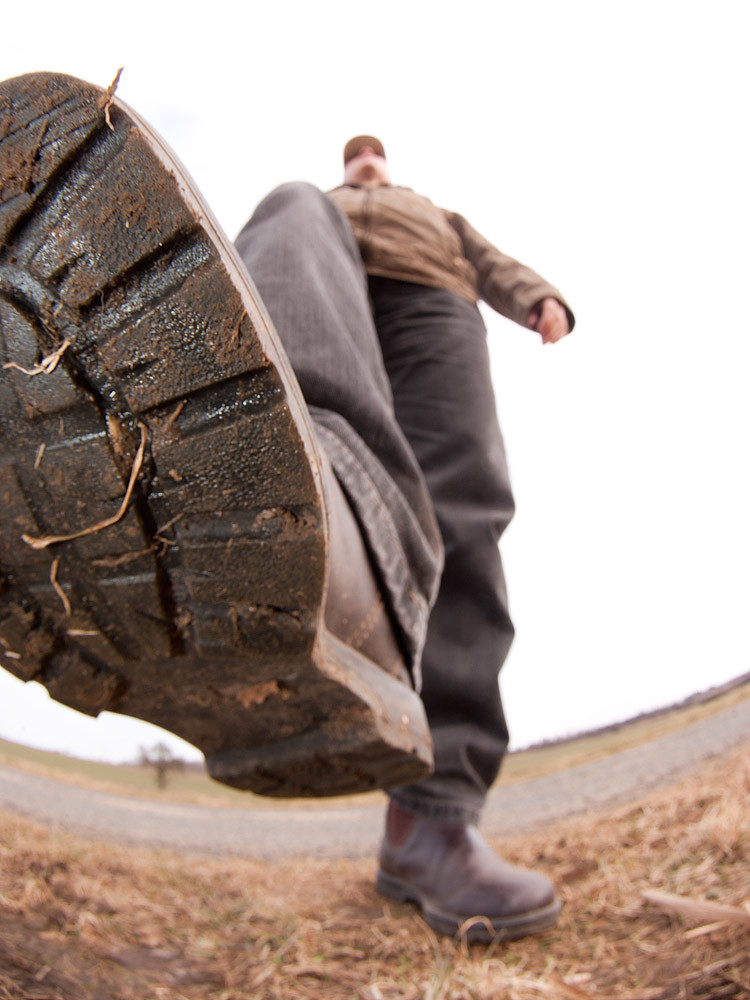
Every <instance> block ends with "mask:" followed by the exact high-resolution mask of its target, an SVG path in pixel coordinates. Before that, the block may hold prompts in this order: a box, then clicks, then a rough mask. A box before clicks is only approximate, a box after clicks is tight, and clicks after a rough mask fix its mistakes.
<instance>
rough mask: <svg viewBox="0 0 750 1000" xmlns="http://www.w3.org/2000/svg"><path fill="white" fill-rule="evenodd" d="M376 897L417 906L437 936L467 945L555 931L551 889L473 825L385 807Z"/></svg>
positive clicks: (557, 908) (555, 901)
mask: <svg viewBox="0 0 750 1000" xmlns="http://www.w3.org/2000/svg"><path fill="white" fill-rule="evenodd" d="M376 887H377V890H378V892H380V893H382V894H383V895H384V896H389V897H390V898H391V899H396V900H398V901H399V902H410V903H416V904H417V906H419V907H420V908H421V910H422V916H423V917H424V919H425V921H426V922H427V923H428V924H429V925H430V927H432V928H433V930H436V931H439V932H440V933H442V934H457V933H459V932H460V933H461V935H462V936H465V937H466V939H467V940H468V941H492V940H511V939H513V938H519V937H524V936H525V935H527V934H536V933H539V932H540V931H543V930H546V929H547V928H548V927H551V926H552V924H554V922H555V920H556V919H557V916H558V914H559V912H560V909H561V903H560V901H559V900H558V899H556V898H555V890H554V888H553V886H552V883H551V882H550V881H549V880H548V879H547V878H545V877H544V876H543V875H539V874H538V873H536V872H530V871H524V870H523V869H521V868H515V867H513V865H510V864H508V863H507V862H506V861H503V860H502V859H501V858H499V857H498V856H497V854H495V852H494V851H493V850H492V849H491V848H490V847H489V846H488V845H487V844H486V843H485V841H484V840H483V839H482V836H481V834H480V833H479V831H478V830H477V828H476V827H475V826H471V825H467V824H463V823H444V822H441V821H438V820H432V819H427V818H425V817H421V816H415V815H413V814H412V813H410V812H407V811H406V810H405V809H402V808H401V807H400V806H398V805H396V803H395V802H391V803H390V805H389V808H388V814H387V818H386V829H385V837H384V838H383V843H382V845H381V849H380V868H379V871H378V876H377V883H376Z"/></svg>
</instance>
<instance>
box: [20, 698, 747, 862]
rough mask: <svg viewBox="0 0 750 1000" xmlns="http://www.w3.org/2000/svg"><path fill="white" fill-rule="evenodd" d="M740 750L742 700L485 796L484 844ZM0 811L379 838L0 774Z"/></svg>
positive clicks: (115, 831)
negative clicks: (671, 730) (668, 730)
mask: <svg viewBox="0 0 750 1000" xmlns="http://www.w3.org/2000/svg"><path fill="white" fill-rule="evenodd" d="M748 740H750V698H746V699H745V700H744V701H742V702H740V703H739V704H737V705H734V706H733V707H731V708H728V709H725V710H724V711H722V712H718V713H716V714H715V715H712V716H709V717H708V718H705V719H702V720H701V721H699V722H696V723H693V724H692V725H689V726H686V727H685V728H683V729H681V730H679V731H678V732H675V733H671V734H670V735H668V736H663V737H661V738H660V739H657V740H652V741H651V742H649V743H645V744H643V745H641V746H638V747H635V748H633V749H630V750H624V751H621V752H620V753H616V754H612V755H611V756H609V757H607V758H605V759H602V760H599V761H595V762H593V763H589V764H583V765H580V766H578V767H572V768H569V769H568V770H566V771H563V772H560V773H558V774H554V775H550V776H548V777H543V778H536V779H533V780H530V781H526V782H522V783H520V784H514V785H506V786H503V787H500V788H496V789H493V791H492V793H491V794H490V797H489V800H488V803H487V807H486V810H485V813H484V817H483V820H482V830H483V831H484V833H485V834H486V835H487V836H490V837H497V836H502V835H503V834H508V833H519V832H522V831H524V830H530V829H536V828H539V827H541V826H543V825H546V824H551V823H553V822H554V821H555V820H556V819H561V818H564V817H566V816H571V815H574V814H576V813H581V812H585V811H586V810H588V809H594V808H600V807H602V806H606V805H611V804H614V803H617V802H625V801H628V800H631V799H634V798H637V797H638V796H640V795H641V794H642V793H643V792H645V791H647V790H648V789H650V788H653V787H655V786H657V785H662V784H665V783H668V782H670V781H672V780H674V779H676V778H678V777H680V776H681V775H683V774H685V773H686V772H689V771H690V770H691V769H693V768H696V767H697V766H698V765H700V764H701V763H702V762H703V761H704V760H707V759H708V758H710V757H715V756H719V755H721V754H724V753H726V752H727V751H729V750H730V749H732V748H733V747H735V746H738V745H739V744H740V743H743V742H745V741H748ZM0 808H3V809H7V810H10V811H15V812H19V813H22V814H23V815H25V816H28V817H30V818H32V819H37V820H40V821H42V822H44V823H47V824H49V825H53V826H58V827H62V828H65V829H70V830H74V831H77V832H79V833H83V834H86V835H89V836H93V837H96V838H100V839H104V840H116V841H120V842H125V843H130V844H140V845H148V846H161V847H170V848H174V849H177V850H189V851H198V852H209V853H221V854H238V855H242V856H245V857H253V858H266V859H272V858H281V857H290V856H298V855H304V856H308V857H367V856H372V855H374V854H375V852H376V850H377V845H378V842H379V839H380V834H381V824H382V807H381V806H380V805H379V804H378V803H373V805H371V806H356V807H352V806H341V805H336V803H335V800H333V801H331V802H329V803H322V804H320V805H319V806H318V805H315V806H308V807H305V808H296V807H294V806H282V807H280V808H279V809H275V808H264V809H258V810H253V809H247V808H238V809H230V808H215V807H205V806H191V805H175V804H169V803H160V802H152V801H146V800H141V799H133V798H125V797H119V796H117V795H110V794H105V793H102V792H97V791H91V790H88V789H84V788H79V787H77V786H75V785H68V784H63V783H61V782H57V781H52V780H50V779H48V778H42V777H37V776H36V775H32V774H27V773H25V772H23V771H17V770H15V769H13V768H10V767H0Z"/></svg>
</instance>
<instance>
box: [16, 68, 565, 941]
mask: <svg viewBox="0 0 750 1000" xmlns="http://www.w3.org/2000/svg"><path fill="white" fill-rule="evenodd" d="M103 97H104V98H106V95H103ZM0 100H1V101H2V103H1V104H0V113H2V114H3V116H4V119H5V122H4V124H5V128H4V130H3V131H2V133H0V134H3V135H5V136H6V137H7V138H6V139H5V140H4V142H5V146H6V151H5V155H4V157H3V158H2V162H3V163H4V164H5V176H4V178H3V188H2V199H3V200H2V206H1V207H0V222H1V223H2V237H3V248H2V251H0V276H2V282H3V283H2V285H0V290H1V291H2V293H3V297H2V303H3V306H2V311H0V324H1V330H2V334H3V340H4V344H5V353H6V358H7V360H6V361H5V364H6V366H7V367H6V369H5V389H4V396H3V397H2V399H3V400H5V402H4V403H3V406H4V409H3V422H4V424H5V425H6V426H9V427H12V428H14V429H18V433H19V435H20V446H19V447H17V448H15V449H14V450H12V451H11V452H10V453H9V455H8V456H7V458H6V460H5V465H4V477H3V483H4V489H5V500H6V503H5V508H6V514H5V523H4V525H3V539H4V541H5V539H6V538H7V539H8V540H9V541H8V543H7V544H4V547H3V550H2V553H1V556H2V569H3V577H4V587H3V591H2V596H3V598H4V602H5V603H4V611H3V618H2V629H3V632H2V652H3V657H4V658H3V665H4V666H6V667H7V668H9V669H11V670H13V671H14V672H15V673H18V674H19V675H20V676H23V677H25V678H26V679H31V678H35V679H41V680H42V682H43V683H45V684H46V685H47V687H48V689H49V690H50V691H51V693H52V694H53V696H54V697H58V698H59V699H60V700H63V701H65V702H66V703H68V704H73V705H74V706H75V707H80V708H82V709H83V710H86V711H91V712H94V714H95V713H96V712H98V711H100V710H102V709H103V708H111V709H113V710H117V711H123V712H125V713H127V714H133V715H137V716H139V717H142V718H149V719H152V721H157V722H159V723H160V724H161V725H164V726H166V727H167V728H170V729H173V730H174V731H177V732H180V733H182V734H183V735H185V736H186V738H188V739H192V741H193V742H194V743H196V745H199V746H201V747H202V748H203V749H204V750H205V751H206V754H207V760H208V764H209V768H210V770H211V772H212V773H213V774H214V776H216V777H218V778H219V779H220V780H225V781H229V782H231V783H234V784H237V785H240V786H241V787H252V788H255V789H256V790H259V791H262V792H267V793H270V794H301V793H308V794H321V793H331V792H333V793H336V792H339V791H347V790H351V789H352V788H354V787H367V786H368V785H372V784H380V785H381V786H396V785H398V786H399V787H397V788H392V790H391V800H392V801H391V806H390V808H389V814H388V819H387V824H386V836H385V838H384V843H383V849H382V852H381V870H380V873H379V876H378V886H379V888H380V890H381V891H382V892H384V893H386V894H388V895H390V896H394V897H396V898H400V899H413V900H415V901H416V902H417V903H419V905H420V906H421V907H422V910H423V913H424V916H425V918H426V919H427V920H428V922H430V924H431V925H432V926H433V927H435V928H436V929H438V930H440V931H444V932H447V933H455V932H456V931H457V930H458V928H459V927H460V926H461V925H463V924H464V923H465V922H466V921H467V920H469V919H470V918H472V917H475V916H481V917H482V918H483V919H482V920H478V921H476V922H475V923H474V924H472V925H471V927H470V928H469V931H468V935H469V936H470V937H473V938H477V939H481V938H488V937H489V938H491V937H492V936H494V935H495V934H499V935H503V936H506V937H513V936H519V935H520V934H524V933H529V932H532V931H537V930H541V929H543V928H544V927H546V926H549V924H550V923H552V922H553V921H554V919H555V917H556V915H557V913H558V911H559V903H558V902H557V900H556V899H555V896H554V891H553V889H552V886H551V884H550V883H549V882H548V881H547V880H546V879H545V878H543V877H542V876H539V875H536V874H534V873H529V872H522V871H519V870H517V869H514V868H512V867H511V866H509V865H507V864H505V863H504V862H502V861H501V860H500V859H499V858H497V856H496V855H495V854H494V852H492V851H491V850H490V849H489V848H488V847H487V846H486V845H485V844H484V842H483V841H482V840H481V838H480V836H479V834H478V832H477V830H476V825H475V824H476V820H477V818H478V814H479V810H480V808H481V805H482V802H483V800H484V796H485V794H486V791H487V789H488V787H489V785H490V784H491V782H492V780H493V779H494V777H495V775H496V773H497V769H498V767H499V764H500V760H501V758H502V754H503V752H504V749H505V746H506V743H507V732H506V729H505V723H504V719H503V714H502V707H501V704H500V699H499V693H498V689H497V671H498V670H499V668H500V666H501V664H502V661H503V659H504V658H505V655H506V654H507V650H508V647H509V645H510V641H511V637H512V626H511V624H510V620H509V617H508V613H507V604H506V598H505V585H504V581H503V577H502V568H501V565H500V561H499V555H498V551H497V541H498V538H499V536H500V534H501V532H502V530H503V529H504V527H505V525H506V524H507V523H508V521H509V520H510V517H511V515H512V510H513V505H512V497H511V493H510V487H509V484H508V479H507V470H506V467H505V460H504V454H503V446H502V440H501V438H500V434H499V430H498V428H497V422H496V417H495V411H494V401H493V397H492V390H491V386H490V383H489V369H488V362H487V354H486V344H485V341H484V328H483V325H482V323H481V319H480V317H479V314H478V312H477V309H476V299H477V298H478V297H479V296H481V297H482V298H484V299H485V300H486V301H488V302H489V304H490V305H492V306H494V307H495V308H498V309H499V310H500V311H501V312H503V313H504V314H505V315H507V316H510V318H512V319H515V320H516V321H518V322H521V323H522V324H524V325H526V326H529V327H531V328H534V329H537V330H538V331H539V332H540V333H541V335H542V337H543V340H545V342H554V341H556V340H559V339H560V338H561V337H562V336H564V335H565V334H566V333H567V332H568V330H569V329H570V328H571V327H572V314H571V313H570V311H569V309H568V308H567V306H566V305H565V303H564V300H563V299H562V297H561V296H560V294H559V293H558V292H557V291H556V289H554V288H553V287H552V286H550V285H548V284H547V283H546V282H544V281H543V280H542V279H541V278H539V276H538V275H536V274H534V272H532V271H530V270H529V269H528V268H524V267H523V266H522V265H520V264H518V263H517V262H516V261H513V260H512V259H511V258H507V257H505V256H504V255H503V254H501V253H499V251H497V250H496V249H495V248H494V247H492V246H491V245H490V244H489V243H487V241H486V240H484V239H483V238H482V237H481V236H479V234H478V233H476V231H475V230H473V229H472V228H471V226H469V224H468V223H467V222H466V221H465V220H463V219H462V218H461V217H460V216H457V215H453V214H451V213H446V212H443V211H442V210H440V209H437V208H435V206H432V205H431V203H430V202H429V201H428V200H427V199H424V198H421V197H420V196H417V195H415V194H414V193H413V192H410V191H408V190H407V189H404V188H396V187H393V186H392V185H391V184H390V178H389V176H388V171H387V164H386V161H385V156H384V150H383V148H382V146H381V144H380V143H379V142H378V141H377V140H373V139H371V138H370V137H359V138H358V139H356V140H353V141H352V142H351V143H349V144H348V145H347V149H346V151H345V170H346V176H345V180H346V185H345V186H344V187H343V188H341V189H337V190H336V191H334V192H331V194H330V196H325V195H323V194H322V193H321V192H318V191H317V190H316V189H314V188H312V187H311V186H310V185H305V184H293V185H285V186H284V187H282V188H280V189H278V190H277V191H275V192H273V193H272V194H271V195H269V197H268V198H267V199H265V200H264V202H262V203H261V205H260V206H259V207H258V209H257V210H256V212H255V213H254V215H253V217H252V219H251V220H250V222H249V223H248V225H247V226H246V227H245V229H244V230H243V231H242V233H241V234H240V236H239V238H238V240H237V248H238V250H239V253H240V255H241V257H242V259H243V261H244V263H245V265H246V266H247V269H248V271H249V272H250V274H251V275H252V277H253V280H254V282H255V284H256V285H257V287H258V289H259V291H260V293H261V296H262V298H263V302H264V303H265V307H266V308H267V309H268V312H269V313H270V316H271V319H272V320H273V323H274V326H275V328H276V330H277V331H278V333H279V336H280V339H281V342H282V343H283V345H284V350H283V351H282V350H281V349H280V347H279V345H278V343H277V342H276V341H275V339H274V334H273V330H272V329H271V328H270V326H269V325H268V322H267V318H266V316H265V314H264V311H263V306H262V305H260V304H259V303H258V301H257V300H256V299H255V298H254V296H253V292H252V286H251V285H250V284H249V283H248V281H247V276H246V275H245V274H243V273H242V272H241V271H240V269H239V268H238V267H236V266H235V261H234V258H233V257H232V254H231V250H230V249H229V248H228V247H227V246H226V244H225V242H224V240H223V237H222V236H221V234H220V233H218V232H217V231H216V229H215V227H214V226H213V224H212V221H211V219H210V215H209V213H208V211H207V210H206V209H205V206H203V205H202V204H201V203H200V201H199V196H197V195H196V193H195V192H194V191H193V190H192V189H191V188H190V185H189V182H188V181H187V180H186V179H185V178H184V177H182V176H181V175H180V174H179V168H178V167H177V165H176V164H174V162H173V161H172V160H171V159H170V158H169V155H168V154H167V153H165V151H164V149H163V147H162V146H161V145H160V144H159V143H158V140H156V139H155V137H154V136H153V135H152V134H151V133H150V132H149V130H148V128H147V126H145V125H144V123H141V122H139V121H137V119H136V120H133V119H132V118H129V117H128V115H127V113H126V112H125V111H124V110H121V109H120V108H117V107H112V102H111V99H110V100H109V101H107V100H102V98H100V97H99V95H98V94H97V93H96V92H95V91H94V90H93V89H92V88H90V87H87V86H86V85H81V84H78V83H77V82H76V81H70V80H68V79H67V78H46V77H44V78H36V77H29V78H21V79H20V80H19V81H9V82H8V84H6V85H4V89H3V90H2V92H1V94H0ZM102 109H106V112H107V114H106V116H105V115H104V114H102ZM110 112H111V114H110ZM105 118H106V121H105V120H104V119H105ZM110 119H111V120H110ZM40 121H41V122H42V123H43V124H44V132H43V133H42V134H41V137H40V135H39V134H38V128H37V123H38V122H40ZM110 126H112V128H111V134H110ZM175 180H176V184H175ZM105 202H106V203H107V204H110V205H111V204H115V205H117V206H118V208H117V211H115V212H109V213H107V214H106V215H103V214H102V206H103V205H104V204H105ZM363 264H364V267H363ZM165 303H167V304H168V305H165ZM286 356H288V358H289V360H290V361H291V365H292V368H293V370H294V375H295V376H296V380H297V381H298V382H299V386H300V387H301V389H302V393H303V396H304V401H305V402H304V404H303V403H302V401H301V399H300V398H299V397H298V396H297V390H296V382H295V379H294V377H293V376H292V375H291V373H290V371H289V369H288V367H287V363H286ZM30 373H31V374H30ZM35 378H36V379H37V381H34V379H35ZM40 385H41V387H40ZM61 414H63V416H61ZM53 416H54V419H53ZM66 423H67V426H66ZM71 424H76V425H78V424H80V426H81V431H85V433H78V434H77V435H73V436H72V437H71V434H70V431H69V428H70V426H71ZM32 444H33V447H32ZM43 446H44V447H43ZM47 451H49V452H50V455H49V456H48V459H47V461H48V462H52V463H53V464H52V465H45V460H44V455H45V454H46V453H47ZM56 455H61V456H65V458H66V460H67V461H66V462H65V466H66V468H65V469H63V468H61V467H60V465H59V463H58V465H55V464H54V456H56ZM71 455H73V456H80V461H81V463H85V461H89V459H91V457H92V456H93V457H94V459H95V461H96V463H98V464H97V468H98V469H99V470H100V475H99V477H98V480H97V484H96V489H95V490H93V491H92V495H88V494H86V495H85V496H78V497H76V498H75V502H74V503H67V504H66V503H62V502H61V494H60V490H61V483H63V484H64V483H65V475H66V472H67V474H68V476H69V475H70V473H71V471H74V467H75V461H74V462H73V463H71V462H70V456H71ZM29 456H31V459H32V460H33V461H32V462H31V463H30V461H29ZM105 479H106V483H104V486H101V483H102V482H103V481H104V480H105ZM118 479H119V481H120V482H121V483H122V485H123V486H124V485H125V484H126V483H127V490H126V493H125V501H124V503H123V504H122V506H121V507H120V509H119V510H118V511H117V513H116V514H114V515H112V514H110V515H109V516H108V517H102V516H101V515H102V514H103V513H104V511H105V510H106V509H107V506H108V505H109V506H111V500H108V497H112V496H113V495H114V494H115V493H116V483H117V481H118ZM69 481H70V480H69V479H68V482H69ZM63 492H64V490H63ZM321 516H322V517H323V519H324V520H321ZM61 522H62V523H61ZM80 524H85V525H87V527H84V528H81V527H77V526H78V525H80ZM326 526H327V527H326ZM138 538H141V539H142V540H145V542H146V545H145V546H144V545H143V544H142V542H141V543H138V544H141V548H140V549H139V548H137V547H136V542H137V539H138ZM19 539H22V542H21V543H20V545H19ZM27 547H28V548H27ZM57 552H60V555H56V557H55V558H53V555H54V554H56V553H57ZM139 560H141V561H142V562H139ZM131 561H132V565H131ZM443 562H444V568H442V575H441V567H443ZM147 564H148V565H147ZM125 565H128V566H130V567H131V568H130V570H129V571H128V572H125V571H124V570H123V569H122V567H123V566H125ZM136 569H138V570H139V572H135V570H136ZM433 604H434V607H433ZM431 609H432V610H431ZM146 623H149V624H148V630H145V624H146ZM146 631H147V634H146ZM420 664H422V677H423V686H422V692H423V698H424V704H425V706H426V711H427V718H428V721H429V726H430V730H431V733H432V738H433V741H434V747H435V770H434V774H433V775H432V776H431V777H429V778H427V779H424V778H423V775H424V761H425V759H426V756H427V749H426V738H427V737H426V732H425V730H424V721H423V716H422V715H421V706H420V705H419V703H418V702H415V700H414V699H415V696H414V694H413V691H410V690H409V687H408V686H407V683H408V681H409V679H410V678H411V679H412V681H413V682H414V683H415V684H417V685H418V684H419V674H420ZM378 668H381V669H378ZM405 682H407V683H405ZM415 778H417V779H420V778H421V779H422V780H416V781H415V780H413V779H415ZM405 781H410V782H411V783H410V784H404V782H405ZM358 783H359V784H358Z"/></svg>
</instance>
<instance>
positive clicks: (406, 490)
mask: <svg viewBox="0 0 750 1000" xmlns="http://www.w3.org/2000/svg"><path fill="white" fill-rule="evenodd" d="M236 246H237V249H238V251H239V253H240V255H241V257H242V259H243V261H244V263H245V265H246V267H247V269H248V271H249V272H250V274H252V276H253V281H254V283H255V285H256V287H257V288H258V290H259V292H260V294H261V296H262V298H263V301H264V303H265V305H266V307H267V308H268V311H269V313H270V315H271V318H272V320H273V323H274V326H275V328H276V330H277V331H278V333H279V336H280V338H281V341H282V343H283V344H284V348H285V351H286V353H287V355H288V357H289V359H290V361H291V363H292V367H293V368H294V372H295V375H296V377H297V380H298V381H299V384H300V387H301V389H302V392H303V395H304V397H305V401H306V403H307V405H308V407H309V409H310V413H311V415H312V419H313V424H314V427H315V430H316V433H317V436H318V440H319V442H320V444H321V445H322V447H323V450H324V451H325V452H326V454H327V455H328V457H329V458H330V460H331V463H332V465H333V469H334V471H335V473H336V476H337V478H338V479H339V481H340V482H341V484H342V485H343V487H344V490H345V491H346V493H347V496H348V497H349V500H350V502H351V503H352V506H353V507H354V509H355V511H356V514H357V518H358V520H359V522H360V524H361V525H362V527H363V530H364V533H365V536H366V539H367V543H368V547H369V549H370V552H371V554H372V557H373V559H374V561H375V563H376V566H377V570H378V574H379V576H380V578H381V580H382V582H383V584H384V586H385V588H386V590H387V593H388V596H389V603H390V608H391V611H392V613H393V617H394V622H395V625H396V627H397V629H398V632H399V638H400V639H401V641H402V643H403V645H404V648H405V650H406V652H407V655H408V659H409V661H410V664H411V665H412V668H413V669H415V670H416V671H417V672H418V670H419V660H420V654H421V649H422V644H423V642H424V635H425V631H426V626H427V618H428V614H429V607H430V605H431V603H432V601H433V599H434V593H435V587H436V584H437V580H438V572H439V568H440V563H441V558H442V548H441V543H440V536H439V530H438V527H437V525H436V523H435V517H434V513H433V510H432V504H431V502H430V499H429V495H428V491H427V487H426V486H425V482H424V479H423V477H422V473H421V471H420V469H419V466H418V464H417V462H416V460H415V458H414V454H413V452H412V450H411V448H410V447H409V444H408V443H407V441H406V439H405V437H404V435H403V433H402V431H401V429H400V427H399V425H398V423H397V420H396V417H395V415H394V410H393V398H392V393H391V388H390V384H389V381H388V376H387V374H386V371H385V368H384V366H383V359H382V356H381V353H380V345H379V342H378V337H377V333H376V330H375V327H374V325H373V319H372V313H371V309H370V304H369V299H368V289H367V278H366V275H365V273H364V270H363V268H362V262H361V258H360V254H359V250H358V249H357V245H356V242H355V240H354V236H353V234H352V231H351V228H350V226H349V223H348V221H347V220H346V218H345V217H344V216H343V214H342V213H341V212H340V210H339V209H338V208H337V207H336V206H335V205H334V204H333V203H332V202H331V201H330V199H328V198H327V197H326V196H325V195H324V194H322V193H321V192H320V191H318V190H317V189H316V188H315V187H313V186H312V185H309V184H304V183H294V184H286V185H283V186H282V187H280V188H278V189H276V190H275V191H273V192H271V194H270V195H268V197H267V198H265V199H264V200H263V201H262V202H261V204H260V205H259V206H258V207H257V209H256V210H255V212H254V213H253V216H252V218H251V219H250V221H249V222H248V223H247V225H246V226H245V227H244V229H243V230H242V231H241V233H240V234H239V236H238V237H237V240H236Z"/></svg>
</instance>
